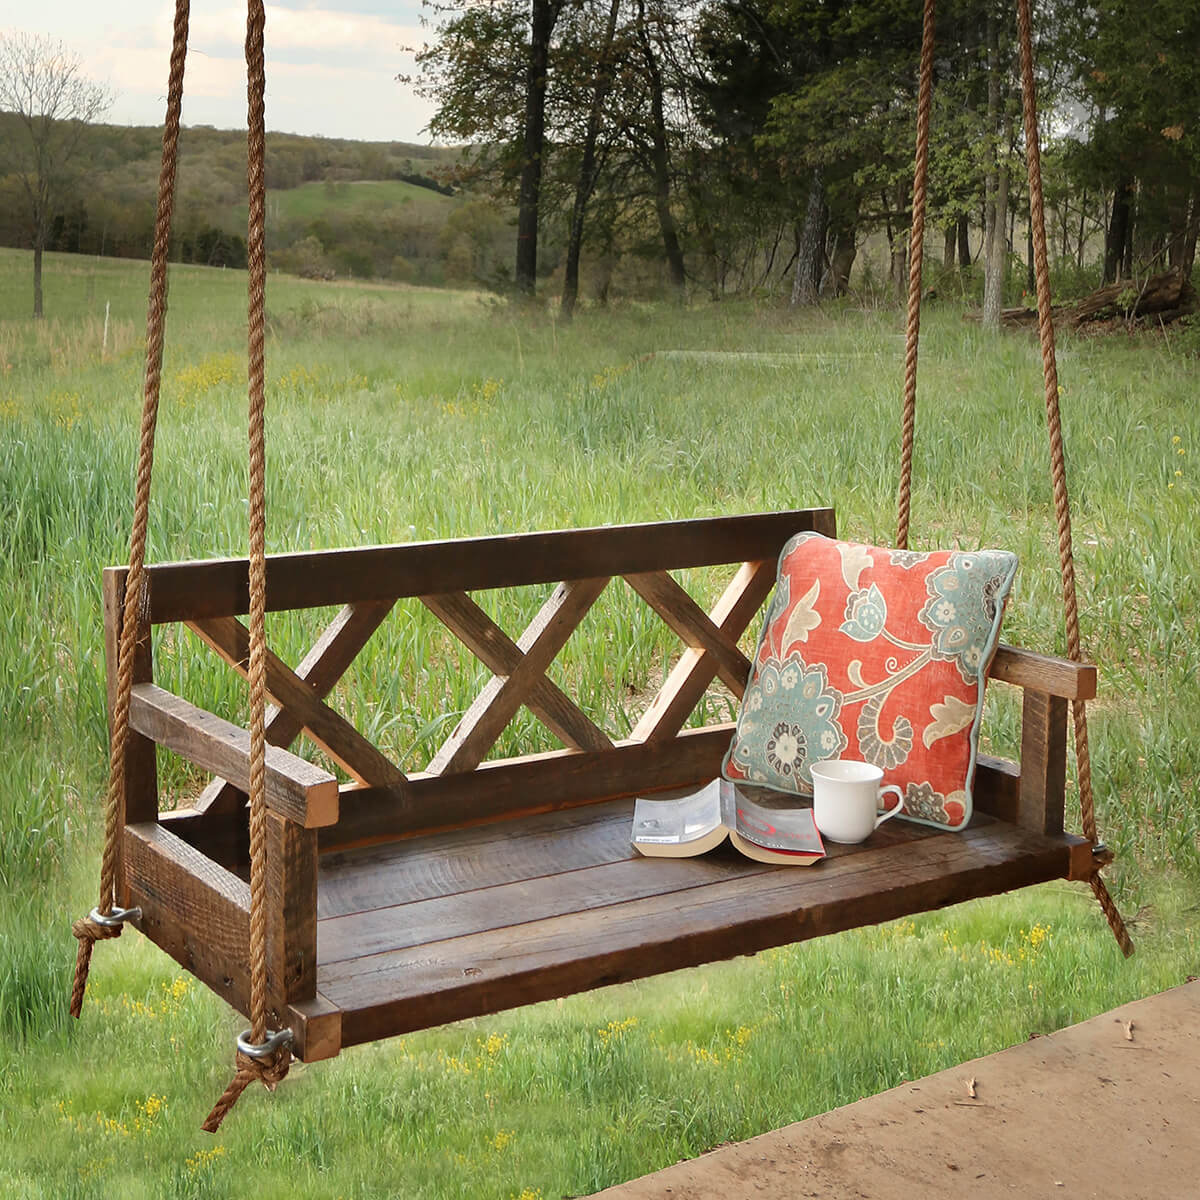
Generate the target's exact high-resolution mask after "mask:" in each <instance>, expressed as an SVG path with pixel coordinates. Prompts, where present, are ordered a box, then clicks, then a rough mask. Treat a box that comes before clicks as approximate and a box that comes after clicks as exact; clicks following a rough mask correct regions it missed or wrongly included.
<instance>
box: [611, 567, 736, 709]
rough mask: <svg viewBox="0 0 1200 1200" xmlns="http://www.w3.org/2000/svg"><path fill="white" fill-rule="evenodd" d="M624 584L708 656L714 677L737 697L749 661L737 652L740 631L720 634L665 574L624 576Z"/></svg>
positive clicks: (706, 616) (658, 572)
mask: <svg viewBox="0 0 1200 1200" xmlns="http://www.w3.org/2000/svg"><path fill="white" fill-rule="evenodd" d="M625 582H626V583H628V584H629V586H630V587H631V588H633V590H634V591H635V592H637V594H638V595H639V596H641V598H642V599H643V600H645V601H646V603H647V604H649V605H650V607H651V608H652V609H654V611H655V612H656V613H658V615H659V616H660V617H662V619H663V620H664V621H665V622H666V623H667V625H669V626H670V628H671V629H672V630H674V631H675V633H677V634H678V635H679V637H680V638H681V639H682V640H683V644H684V645H685V646H687V647H688V648H689V649H691V650H707V651H709V652H710V653H711V654H712V656H713V658H714V659H716V663H717V674H718V675H719V676H720V678H721V681H722V682H723V683H724V684H725V686H726V687H728V688H729V689H730V691H732V692H733V693H734V694H735V695H739V696H740V695H741V694H742V692H743V691H745V689H746V680H747V679H749V678H750V660H749V659H748V658H747V657H746V656H745V655H744V654H743V653H742V652H741V650H740V649H738V644H737V639H738V637H740V636H741V632H742V631H741V630H738V631H737V632H736V633H735V634H734V635H733V636H730V635H729V634H727V633H724V632H723V631H722V630H721V629H719V628H718V627H717V625H716V624H715V623H714V622H713V620H712V618H711V617H710V616H709V615H708V614H707V613H706V612H705V611H704V610H703V609H702V608H701V607H700V606H699V605H698V604H697V603H696V601H695V600H693V599H692V597H691V596H689V595H688V593H687V592H686V591H684V589H683V588H682V587H681V586H680V585H679V584H678V583H676V582H675V580H674V579H673V578H672V577H671V576H670V575H668V574H667V573H666V571H646V572H643V573H642V574H640V575H626V576H625Z"/></svg>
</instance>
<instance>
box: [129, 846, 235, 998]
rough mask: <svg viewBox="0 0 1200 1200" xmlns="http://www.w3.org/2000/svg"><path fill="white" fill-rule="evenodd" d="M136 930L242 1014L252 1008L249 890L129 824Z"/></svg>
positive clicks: (186, 850) (193, 853)
mask: <svg viewBox="0 0 1200 1200" xmlns="http://www.w3.org/2000/svg"><path fill="white" fill-rule="evenodd" d="M123 841H124V859H125V864H126V869H125V874H126V884H127V889H128V896H129V898H128V900H127V902H126V903H128V904H131V905H136V906H137V907H139V908H141V910H142V916H141V919H140V920H138V921H136V922H135V924H136V925H137V927H138V928H139V929H140V930H141V931H142V933H144V934H145V935H146V936H147V937H148V938H149V939H150V940H151V941H152V942H154V943H155V944H156V945H157V946H159V947H161V948H162V949H163V950H165V951H166V952H167V953H168V954H169V955H170V956H171V957H172V958H173V959H175V961H176V962H177V963H179V964H180V966H182V967H185V968H186V969H187V970H189V971H191V972H192V974H193V975H195V976H196V977H197V978H198V979H201V980H202V981H203V982H204V983H206V984H207V985H208V986H209V987H210V988H212V990H213V991H214V992H216V993H217V995H219V996H221V997H222V998H223V999H224V1000H226V1001H227V1002H228V1003H229V1004H231V1005H232V1006H233V1007H234V1008H236V1009H237V1010H238V1011H239V1012H241V1013H243V1014H244V1013H247V1012H248V1011H249V1005H250V968H249V953H248V947H249V942H250V888H249V886H248V885H247V884H246V883H244V882H243V881H242V880H240V879H238V878H237V877H236V876H235V875H231V874H230V873H229V872H228V871H226V870H224V869H223V868H221V867H219V866H217V865H216V863H213V862H211V861H210V860H209V859H207V858H205V857H204V855H202V854H200V853H199V851H197V850H194V849H193V848H192V847H191V846H189V845H188V844H187V843H186V842H184V841H181V840H180V839H179V838H177V837H176V836H175V835H174V834H172V833H171V832H170V831H168V830H166V829H164V828H163V827H162V826H161V825H158V824H155V823H153V822H143V823H139V824H135V825H126V826H125V831H124V835H123Z"/></svg>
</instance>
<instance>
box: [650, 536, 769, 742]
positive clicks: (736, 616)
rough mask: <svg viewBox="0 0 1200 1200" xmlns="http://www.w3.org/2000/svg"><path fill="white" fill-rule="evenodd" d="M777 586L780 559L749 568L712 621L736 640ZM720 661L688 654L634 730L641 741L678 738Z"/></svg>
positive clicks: (707, 654)
mask: <svg viewBox="0 0 1200 1200" xmlns="http://www.w3.org/2000/svg"><path fill="white" fill-rule="evenodd" d="M774 586H775V559H774V558H771V559H763V560H760V561H758V562H747V563H743V565H742V566H741V568H740V569H739V570H738V573H737V574H736V575H735V576H734V578H733V581H732V582H731V583H730V584H729V586H728V587H727V588H726V589H725V592H724V594H723V595H722V596H721V598H720V600H718V601H717V604H716V607H715V608H714V609H713V611H712V615H711V616H712V621H713V623H714V624H715V625H716V626H717V628H718V629H720V630H721V632H722V633H723V634H725V635H726V636H728V637H730V638H732V639H733V640H735V641H736V639H737V638H739V637H741V635H742V633H743V632H744V631H745V629H746V627H747V626H748V625H749V624H750V622H751V621H752V620H753V619H754V617H755V615H756V614H757V613H758V610H759V609H760V608H762V603H763V601H764V600H765V599H766V598H767V595H768V594H769V593H770V591H771V588H772V587H774ZM718 665H719V662H718V659H717V657H716V655H714V654H713V652H712V651H711V650H695V649H688V650H685V651H684V652H683V654H682V655H681V656H680V658H679V661H678V662H677V663H676V664H675V666H674V668H673V669H672V671H671V673H670V675H668V676H667V679H666V682H665V683H664V684H663V686H662V688H661V690H660V691H659V693H658V695H657V696H655V698H654V701H653V703H652V704H651V705H650V707H649V708H648V709H647V710H646V711H645V712H644V713H643V714H642V718H641V720H640V721H638V723H637V725H636V726H635V728H634V730H633V736H634V738H635V739H638V740H641V741H647V742H649V741H658V740H660V739H666V738H672V737H674V736H675V735H676V734H677V733H678V732H679V731H680V729H682V728H683V723H684V722H685V721H686V720H687V719H688V717H690V716H691V715H692V711H693V709H695V707H696V705H697V704H698V703H699V702H700V698H701V697H702V696H703V695H704V693H705V691H706V690H707V689H708V685H709V684H710V683H711V682H712V680H713V677H714V676H715V675H716V674H717V669H718ZM736 682H737V686H736V687H735V688H734V689H733V692H734V695H735V696H737V697H739V698H740V697H741V695H742V693H743V692H744V691H745V688H746V677H742V678H741V679H740V680H738V681H736Z"/></svg>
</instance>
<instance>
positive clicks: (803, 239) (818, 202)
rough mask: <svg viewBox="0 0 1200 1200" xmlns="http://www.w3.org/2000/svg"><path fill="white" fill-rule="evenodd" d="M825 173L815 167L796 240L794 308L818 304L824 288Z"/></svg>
mask: <svg viewBox="0 0 1200 1200" xmlns="http://www.w3.org/2000/svg"><path fill="white" fill-rule="evenodd" d="M824 210H825V176H824V173H823V171H822V170H821V168H820V167H814V168H813V173H812V177H811V178H810V179H809V183H808V204H807V205H806V206H805V208H804V224H803V225H801V226H800V237H799V238H798V239H797V241H796V274H795V276H794V277H793V280H792V307H793V308H798V307H799V306H800V305H802V304H816V302H817V294H818V292H819V290H820V287H821V269H820V262H821V257H822V256H821V243H822V242H823V241H824V240H825V239H824V233H825V230H824V222H823V221H822V220H821V214H822V213H823V212H824Z"/></svg>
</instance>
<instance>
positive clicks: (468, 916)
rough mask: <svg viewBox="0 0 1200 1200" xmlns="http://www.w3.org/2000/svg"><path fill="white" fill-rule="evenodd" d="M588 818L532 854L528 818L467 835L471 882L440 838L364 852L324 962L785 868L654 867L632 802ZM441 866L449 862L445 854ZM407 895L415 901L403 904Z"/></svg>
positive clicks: (870, 848) (890, 833) (322, 933)
mask: <svg viewBox="0 0 1200 1200" xmlns="http://www.w3.org/2000/svg"><path fill="white" fill-rule="evenodd" d="M588 811H589V813H591V814H595V816H596V817H598V818H599V819H596V820H593V821H591V822H590V823H589V824H586V825H582V824H578V823H576V824H573V825H572V827H571V829H570V831H569V832H570V837H569V838H567V837H564V838H563V839H561V841H557V842H551V841H550V839H548V838H543V839H542V844H541V845H539V846H536V847H535V846H527V847H525V848H524V850H525V852H524V853H522V847H521V846H520V842H521V841H523V840H524V839H522V838H521V837H520V833H519V831H520V830H521V829H522V828H523V827H524V825H525V821H523V820H522V821H517V822H506V823H505V825H506V826H509V827H510V828H511V832H510V834H509V838H510V841H509V842H507V843H504V842H500V841H498V840H497V839H496V838H495V837H494V835H493V830H494V828H495V827H488V828H486V829H473V830H467V831H462V832H460V833H459V834H458V835H457V839H458V841H457V846H456V851H455V858H456V859H465V860H467V861H468V862H469V863H470V872H469V877H467V878H460V879H458V880H456V881H454V882H451V881H449V880H447V879H445V878H444V877H443V876H442V874H441V872H440V871H436V870H430V868H431V867H433V866H434V865H435V864H434V862H433V861H432V859H426V858H425V857H424V855H423V853H422V851H423V850H424V846H423V845H422V843H424V842H425V841H426V840H435V841H437V840H440V839H424V838H422V839H420V840H419V841H417V842H416V843H410V844H409V845H408V846H407V847H406V849H408V850H410V852H411V853H410V855H409V856H402V855H394V856H391V857H390V859H383V858H382V856H380V855H379V854H378V853H377V852H375V851H370V850H368V851H362V852H360V853H359V854H358V855H356V856H354V857H356V858H358V859H359V862H358V872H357V878H356V881H355V882H356V883H357V884H358V885H359V887H358V889H356V891H355V892H354V894H353V896H352V897H351V896H349V895H348V894H347V892H346V891H345V890H344V889H343V890H342V892H341V894H340V895H339V896H338V897H337V899H338V900H339V901H341V906H348V905H347V901H349V902H350V904H351V905H353V904H357V905H358V907H356V908H355V910H354V911H352V912H346V913H344V914H341V915H332V914H331V915H325V914H326V913H327V912H328V911H329V909H330V908H332V907H333V906H332V905H328V904H327V903H326V901H325V900H324V899H323V900H322V919H321V921H320V923H319V926H318V957H319V958H320V961H321V963H322V965H326V964H329V963H333V962H337V961H342V960H345V959H347V958H357V957H362V956H365V955H368V954H378V953H381V952H384V951H388V950H397V949H404V948H406V947H410V946H419V945H422V944H424V943H426V942H438V941H444V940H446V939H448V938H452V937H458V936H460V935H463V934H472V933H479V932H482V931H484V930H489V929H501V928H504V927H506V926H513V927H517V928H518V929H519V928H520V927H523V926H524V925H526V924H528V923H529V922H532V921H540V920H544V919H545V918H547V917H553V916H563V915H565V914H568V913H578V912H584V911H587V910H589V909H597V908H603V907H605V906H606V905H612V904H623V903H626V902H629V901H632V900H637V899H641V898H644V897H648V896H657V895H664V894H666V893H668V892H678V891H680V890H682V889H689V888H694V887H698V886H708V885H710V884H714V883H719V882H722V881H723V880H728V879H739V878H743V877H748V876H751V875H758V874H761V873H763V872H765V871H772V870H775V869H776V868H775V867H773V866H769V865H765V864H762V863H757V862H754V861H753V860H751V859H748V858H746V857H744V856H743V855H741V854H739V853H738V852H737V851H736V850H734V849H733V848H732V847H729V846H724V847H721V848H720V849H718V850H717V851H715V852H713V853H711V854H707V855H704V856H702V857H699V858H689V859H654V860H648V859H645V858H643V857H642V856H641V855H640V854H638V853H637V851H636V850H634V848H633V847H632V846H631V845H630V842H629V830H630V826H631V824H632V820H633V802H632V801H631V800H621V801H615V802H611V803H608V804H603V805H597V806H594V807H593V808H590V809H589V810H588ZM572 815H573V814H569V813H568V814H562V813H560V814H555V816H554V818H553V819H554V821H556V822H562V821H563V820H564V818H567V817H570V816H572ZM537 819H540V820H544V819H545V818H537ZM936 836H938V832H937V831H936V830H932V829H930V828H928V827H925V826H918V825H913V824H911V823H905V824H904V825H901V824H900V823H899V822H891V823H889V825H888V826H887V827H885V828H883V829H881V830H880V831H879V833H878V835H877V836H875V837H872V839H871V841H870V844H869V845H868V844H862V845H857V846H835V845H830V846H829V847H828V850H829V854H830V858H831V859H836V858H843V857H845V856H847V855H853V854H862V853H872V852H876V851H878V850H880V849H881V848H883V847H887V846H890V845H894V844H897V843H899V842H914V841H921V840H923V839H925V838H928V837H936ZM441 859H442V862H444V861H445V853H444V851H443V852H442V855H441ZM423 867H424V869H422V868H423ZM792 869H793V870H808V869H810V868H792ZM465 874H466V872H464V875H465ZM401 881H402V882H401ZM389 882H391V883H392V888H391V892H392V894H391V896H390V897H389V894H388V893H389V887H388V884H389ZM397 885H398V886H397ZM328 887H329V880H328V872H327V871H325V870H324V869H323V870H322V882H321V888H322V892H323V893H324V892H325V891H326V889H327V888H328ZM401 893H406V895H405V896H403V897H402V895H401ZM368 895H369V896H370V897H371V898H372V899H374V900H376V901H377V906H376V907H375V908H368V907H366V906H365V904H364V901H365V900H366V899H367V897H368ZM410 897H411V898H410ZM389 901H390V902H389ZM514 936H520V934H519V933H515V934H514Z"/></svg>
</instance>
